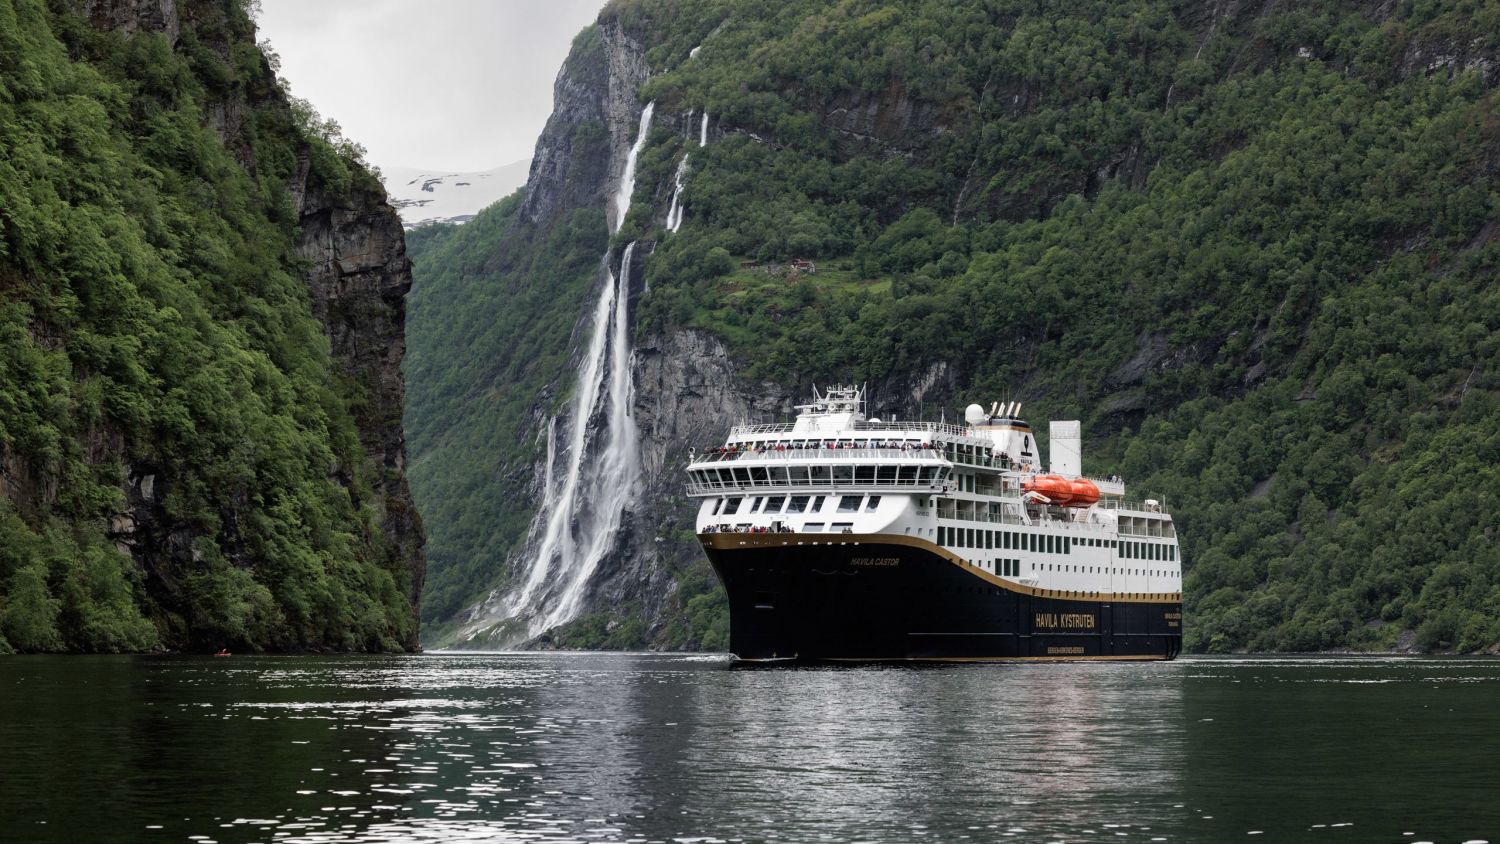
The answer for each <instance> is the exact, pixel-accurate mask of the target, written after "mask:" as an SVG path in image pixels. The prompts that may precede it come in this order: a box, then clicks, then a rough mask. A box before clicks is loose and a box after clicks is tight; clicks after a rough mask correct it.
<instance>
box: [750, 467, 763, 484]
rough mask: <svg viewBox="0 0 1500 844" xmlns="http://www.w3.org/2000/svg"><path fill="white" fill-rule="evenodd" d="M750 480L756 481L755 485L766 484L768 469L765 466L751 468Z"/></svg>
mask: <svg viewBox="0 0 1500 844" xmlns="http://www.w3.org/2000/svg"><path fill="white" fill-rule="evenodd" d="M750 480H751V481H754V482H755V483H762V484H763V483H765V482H766V467H764V466H751V467H750Z"/></svg>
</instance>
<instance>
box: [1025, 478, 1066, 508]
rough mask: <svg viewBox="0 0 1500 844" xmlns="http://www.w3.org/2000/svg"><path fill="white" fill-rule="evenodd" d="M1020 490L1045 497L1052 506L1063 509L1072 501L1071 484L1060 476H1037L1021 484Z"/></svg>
mask: <svg viewBox="0 0 1500 844" xmlns="http://www.w3.org/2000/svg"><path fill="white" fill-rule="evenodd" d="M1021 489H1023V490H1025V491H1026V492H1034V493H1036V494H1037V495H1042V496H1045V497H1046V498H1047V500H1048V501H1051V502H1052V503H1053V504H1059V505H1062V506H1064V507H1066V506H1068V502H1070V501H1072V500H1073V483H1072V481H1069V480H1068V479H1067V478H1065V477H1063V476H1062V475H1037V476H1035V477H1033V478H1030V479H1029V480H1027V481H1026V482H1025V483H1024V484H1022V485H1021Z"/></svg>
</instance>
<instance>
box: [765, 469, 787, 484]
mask: <svg viewBox="0 0 1500 844" xmlns="http://www.w3.org/2000/svg"><path fill="white" fill-rule="evenodd" d="M769 471H770V473H771V483H773V484H776V485H778V486H786V483H787V474H786V467H785V466H772V467H771V468H770V470H769Z"/></svg>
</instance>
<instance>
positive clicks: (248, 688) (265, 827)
mask: <svg viewBox="0 0 1500 844" xmlns="http://www.w3.org/2000/svg"><path fill="white" fill-rule="evenodd" d="M0 670H4V671H5V672H6V673H5V674H4V675H0V677H3V682H0V747H3V748H4V749H5V753H4V754H3V756H0V775H3V782H4V784H5V787H4V789H3V790H0V838H3V839H4V840H7V841H10V840H16V841H32V840H36V841H48V840H56V841H76V840H99V839H106V838H107V839H109V840H126V841H128V840H141V841H167V840H174V841H183V840H188V839H189V838H190V837H193V836H197V838H195V839H193V840H198V841H305V842H365V841H392V840H409V841H450V840H460V839H461V840H475V841H553V840H556V841H562V840H572V841H624V840H632V841H635V840H639V841H668V840H678V841H688V840H704V841H712V840H736V839H743V840H787V841H805V840H817V839H820V838H827V839H830V840H850V839H865V840H876V841H909V840H915V839H922V838H926V839H932V840H943V841H948V840H964V839H968V840H982V841H990V840H998V839H1001V838H1015V839H1019V840H1047V841H1058V840H1102V839H1103V838H1104V837H1108V838H1110V839H1125V840H1136V841H1149V840H1161V841H1218V840H1224V839H1226V838H1231V837H1234V838H1238V837H1242V836H1245V835H1247V834H1249V833H1254V832H1265V833H1267V834H1268V835H1269V836H1271V837H1272V838H1273V839H1274V840H1316V841H1323V840H1328V838H1329V836H1333V835H1343V836H1344V837H1343V838H1342V839H1340V840H1346V841H1354V840H1361V841H1362V840H1370V839H1371V838H1388V839H1390V840H1402V839H1403V837H1404V839H1405V840H1414V839H1413V837H1412V836H1402V835H1401V833H1402V832H1408V831H1409V832H1413V833H1414V834H1415V835H1418V836H1432V837H1434V838H1438V837H1442V836H1465V837H1468V838H1482V837H1483V835H1484V834H1486V833H1488V832H1489V831H1490V830H1493V829H1495V828H1496V827H1497V826H1500V811H1497V809H1496V808H1494V807H1493V805H1492V804H1491V803H1490V802H1489V797H1490V795H1491V794H1492V793H1493V791H1494V787H1495V785H1496V784H1497V783H1495V782H1494V781H1493V780H1494V777H1495V768H1494V766H1493V764H1492V763H1491V762H1488V761H1480V760H1491V759H1493V758H1496V755H1495V751H1496V750H1500V739H1497V737H1496V736H1497V735H1500V733H1497V731H1496V727H1497V726H1500V724H1497V714H1496V711H1495V707H1494V706H1493V705H1492V702H1493V700H1494V695H1495V692H1496V689H1497V682H1500V664H1497V663H1495V662H1483V661H1461V660H1397V661H1372V660H1300V661H1299V660H1290V661H1289V660H1252V659H1239V660H1182V661H1178V662H1174V663H1161V664H1105V663H1090V664H1073V665H998V666H996V665H978V666H953V667H943V668H905V667H889V666H878V667H860V668H828V669H793V670H777V671H733V670H727V668H726V664H725V662H724V661H723V660H720V659H716V658H706V659H705V658H701V657H676V656H653V655H576V654H573V655H570V654H561V655H556V654H550V655H429V656H424V657H343V658H242V657H236V658H234V659H232V660H205V659H188V658H174V659H139V658H134V659H133V658H67V659H52V658H37V659H32V658H24V659H14V660H8V661H4V662H0ZM1343 823H1352V824H1355V825H1354V826H1352V827H1347V826H1335V824H1343ZM1356 831H1357V832H1356ZM1453 840H1463V838H1462V837H1460V838H1454V839H1453Z"/></svg>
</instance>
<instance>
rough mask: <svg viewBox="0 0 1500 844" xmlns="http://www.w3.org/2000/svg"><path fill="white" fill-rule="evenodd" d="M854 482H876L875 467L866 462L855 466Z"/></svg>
mask: <svg viewBox="0 0 1500 844" xmlns="http://www.w3.org/2000/svg"><path fill="white" fill-rule="evenodd" d="M854 482H855V483H859V484H872V483H875V467H874V466H872V465H870V464H868V463H866V464H864V465H861V466H855V467H854Z"/></svg>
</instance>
